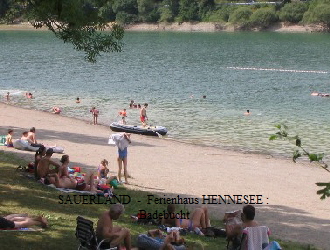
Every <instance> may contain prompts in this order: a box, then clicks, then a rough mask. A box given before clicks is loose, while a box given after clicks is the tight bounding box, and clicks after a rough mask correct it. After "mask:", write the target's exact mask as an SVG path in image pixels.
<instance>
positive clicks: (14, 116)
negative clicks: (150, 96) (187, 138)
mask: <svg viewBox="0 0 330 250" xmlns="http://www.w3.org/2000/svg"><path fill="white" fill-rule="evenodd" d="M0 108H1V109H2V111H3V112H1V114H0V119H1V121H2V125H1V126H0V134H6V130H7V129H8V128H13V129H14V138H15V139H17V138H19V137H20V134H21V132H22V131H23V130H27V129H29V128H30V127H32V126H34V127H36V135H37V140H38V141H40V142H41V143H45V144H49V145H51V144H54V143H55V144H57V145H58V146H62V147H64V148H65V150H64V153H65V154H68V155H70V160H72V162H71V163H70V166H73V165H78V166H81V167H83V168H86V169H94V171H95V170H96V168H97V166H98V164H99V162H100V161H101V159H104V158H105V159H107V160H109V169H110V172H111V173H112V174H116V172H117V162H116V157H117V149H116V147H114V146H112V145H108V144H107V141H108V137H109V135H110V133H111V132H110V129H109V128H108V127H106V126H102V125H99V126H94V125H90V124H89V123H87V122H86V121H82V120H79V119H75V118H74V119H72V118H70V117H63V116H58V115H55V114H52V113H48V112H42V111H36V110H31V109H23V108H20V107H17V106H12V105H7V104H4V103H0ZM131 139H132V141H133V142H132V145H131V146H130V147H129V149H128V152H129V153H128V170H129V172H130V175H132V176H133V179H129V181H130V182H131V185H127V187H128V188H129V189H138V190H143V191H149V192H152V193H157V194H161V195H164V196H166V197H169V196H176V195H180V197H198V198H201V197H202V195H262V197H263V204H262V205H257V207H256V209H257V215H256V216H257V220H258V221H260V223H261V224H264V225H267V226H269V227H270V229H271V231H272V236H273V237H274V238H279V239H282V240H291V241H298V242H301V243H309V244H314V245H315V246H318V247H320V248H323V249H329V248H328V244H327V242H328V233H327V232H329V231H330V219H326V218H328V217H329V213H330V199H329V198H328V199H326V200H323V201H321V200H320V199H319V196H317V195H316V191H317V190H318V188H317V187H316V185H315V183H316V182H328V181H329V176H328V175H325V174H324V170H322V169H319V168H316V167H315V166H314V167H312V165H311V164H305V163H301V162H299V163H296V164H295V163H293V162H292V161H291V160H285V159H278V158H275V157H266V156H265V155H256V154H244V153H239V152H235V151H227V150H222V149H219V148H214V147H207V146H199V145H193V144H185V143H180V142H176V141H172V140H163V139H160V138H158V137H156V138H150V137H146V136H142V135H135V134H132V136H131ZM0 150H4V151H6V152H11V153H14V154H16V155H18V156H19V157H23V158H25V159H27V160H32V159H33V156H34V153H33V152H28V151H20V150H16V149H13V148H7V147H1V148H0ZM60 157H61V155H59V154H54V159H55V160H56V161H58V160H59V159H60ZM191 206H195V205H191ZM208 207H209V210H210V211H211V215H212V217H213V218H215V219H217V220H221V219H222V217H223V214H224V213H225V212H226V211H232V210H235V209H241V208H242V205H237V204H236V205H233V204H231V205H224V204H222V205H221V204H209V205H208Z"/></svg>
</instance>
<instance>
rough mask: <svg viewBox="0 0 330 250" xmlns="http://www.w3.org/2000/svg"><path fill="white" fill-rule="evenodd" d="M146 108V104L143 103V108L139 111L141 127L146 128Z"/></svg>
mask: <svg viewBox="0 0 330 250" xmlns="http://www.w3.org/2000/svg"><path fill="white" fill-rule="evenodd" d="M147 107H148V103H145V104H144V106H143V108H142V109H141V110H140V121H141V122H142V125H143V126H146V125H147V124H146V120H147V119H148V117H147Z"/></svg>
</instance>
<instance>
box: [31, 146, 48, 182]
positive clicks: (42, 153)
mask: <svg viewBox="0 0 330 250" xmlns="http://www.w3.org/2000/svg"><path fill="white" fill-rule="evenodd" d="M45 155H46V148H45V146H41V147H40V148H39V149H38V150H37V151H36V153H35V155H34V177H35V178H36V180H38V171H37V166H38V164H39V161H40V160H41V159H42V157H44V156H45Z"/></svg>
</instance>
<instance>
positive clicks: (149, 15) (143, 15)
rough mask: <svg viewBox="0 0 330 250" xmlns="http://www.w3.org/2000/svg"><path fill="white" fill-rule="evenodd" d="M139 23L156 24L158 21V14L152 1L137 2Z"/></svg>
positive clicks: (141, 0) (142, 0) (139, 0)
mask: <svg viewBox="0 0 330 250" xmlns="http://www.w3.org/2000/svg"><path fill="white" fill-rule="evenodd" d="M137 3H138V12H139V21H140V22H157V21H158V19H159V17H160V16H159V13H158V11H157V5H156V4H155V2H154V0H137Z"/></svg>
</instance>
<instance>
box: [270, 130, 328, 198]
mask: <svg viewBox="0 0 330 250" xmlns="http://www.w3.org/2000/svg"><path fill="white" fill-rule="evenodd" d="M275 127H276V128H277V129H278V130H279V131H278V132H276V134H273V135H271V136H270V137H269V140H271V141H273V140H276V139H282V140H288V141H294V142H295V146H296V147H297V149H295V150H294V152H293V156H292V160H293V162H296V160H297V159H298V158H299V157H302V156H307V157H308V159H309V160H310V162H317V163H318V164H319V166H320V167H321V168H323V169H324V170H326V171H327V172H328V173H330V170H329V169H328V164H326V163H325V162H323V157H324V154H323V153H322V154H314V153H309V152H308V151H307V150H306V149H304V148H303V147H302V143H301V139H300V138H299V136H298V135H295V136H289V133H288V132H287V130H288V127H287V126H286V125H284V124H277V125H275ZM316 185H317V186H319V187H324V189H321V190H318V191H317V194H318V195H321V196H320V199H322V200H323V199H325V198H327V197H330V183H316Z"/></svg>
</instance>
